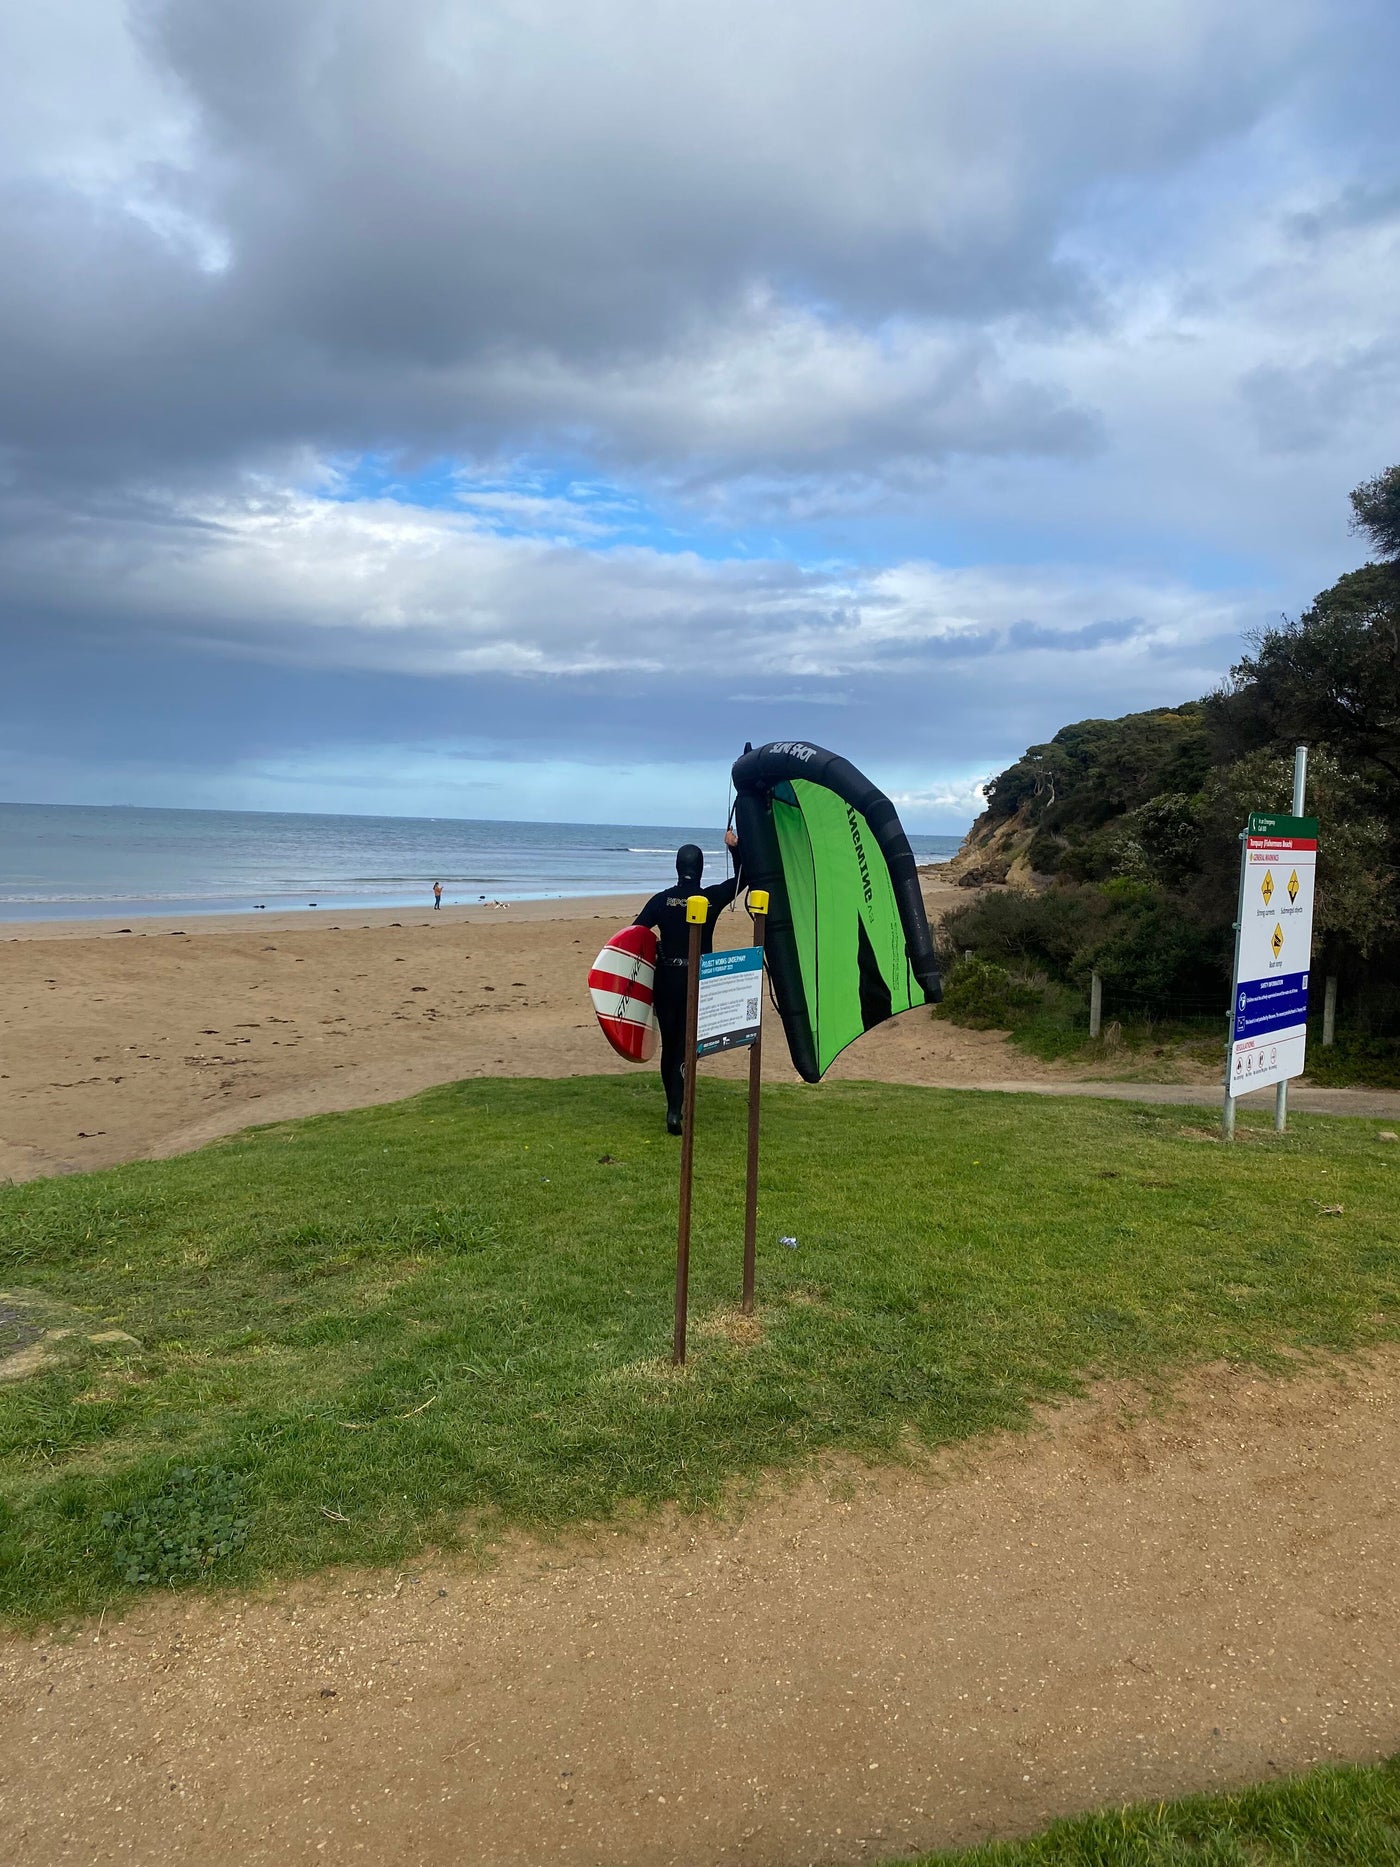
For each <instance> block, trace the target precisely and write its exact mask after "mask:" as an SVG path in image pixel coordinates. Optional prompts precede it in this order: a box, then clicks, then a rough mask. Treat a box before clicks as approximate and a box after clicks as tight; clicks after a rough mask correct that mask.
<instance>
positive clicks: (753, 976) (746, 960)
mask: <svg viewBox="0 0 1400 1867" xmlns="http://www.w3.org/2000/svg"><path fill="white" fill-rule="evenodd" d="M762 1012H763V951H762V948H760V947H756V946H741V947H736V948H735V949H734V950H733V952H730V953H705V954H703V955H702V956H701V959H700V1021H699V1024H698V1026H697V1027H696V1042H695V1054H696V1056H697V1057H708V1056H710V1055H711V1054H712V1053H713V1052H715V1051H717V1050H740V1049H743V1048H744V1047H745V1046H746V1045H748V1044H752V1043H754V1042H755V1041H756V1040H757V1038H758V1030H759V1020H760V1018H761V1016H762Z"/></svg>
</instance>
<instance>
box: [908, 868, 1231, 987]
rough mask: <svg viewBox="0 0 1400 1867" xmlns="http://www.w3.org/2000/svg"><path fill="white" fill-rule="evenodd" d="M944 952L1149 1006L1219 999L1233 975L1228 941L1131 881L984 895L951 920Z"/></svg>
mask: <svg viewBox="0 0 1400 1867" xmlns="http://www.w3.org/2000/svg"><path fill="white" fill-rule="evenodd" d="M943 943H944V948H945V951H950V952H951V953H952V954H964V953H967V952H969V951H970V952H971V953H972V954H973V955H974V956H975V957H976V958H977V959H979V960H986V961H988V962H989V963H991V964H993V965H996V966H1000V967H1008V966H1010V967H1016V966H1019V967H1038V968H1043V969H1044V971H1045V972H1046V973H1047V974H1048V975H1049V977H1050V978H1051V979H1053V980H1055V981H1056V982H1058V983H1059V984H1062V985H1073V986H1075V987H1078V988H1080V989H1083V988H1085V987H1086V986H1087V984H1088V980H1089V974H1090V973H1091V972H1098V973H1099V974H1101V975H1102V977H1103V979H1104V980H1105V982H1111V983H1112V984H1113V985H1115V986H1116V987H1117V988H1118V989H1119V991H1120V992H1121V993H1124V994H1128V995H1130V996H1132V997H1133V998H1134V999H1140V1000H1143V1001H1152V1000H1167V999H1181V998H1202V999H1208V998H1210V997H1211V996H1212V995H1214V996H1215V997H1220V995H1221V994H1222V993H1223V991H1224V983H1223V982H1224V981H1225V980H1226V979H1227V976H1228V975H1227V972H1226V964H1227V957H1228V956H1227V955H1225V954H1224V953H1223V951H1222V949H1221V942H1220V939H1219V936H1218V935H1217V934H1216V933H1215V932H1214V931H1213V930H1212V929H1210V928H1207V927H1203V926H1202V925H1201V923H1200V922H1199V921H1197V920H1194V919H1192V918H1191V917H1189V916H1188V915H1185V914H1183V913H1182V911H1181V906H1180V903H1179V902H1178V901H1177V900H1176V899H1175V897H1174V895H1173V894H1172V892H1171V891H1170V890H1167V889H1163V888H1159V887H1158V886H1157V885H1156V884H1155V883H1153V882H1150V881H1144V880H1141V879H1134V878H1132V877H1130V876H1117V877H1115V878H1114V879H1113V880H1112V881H1108V882H1103V883H1064V884H1060V885H1057V886H1056V887H1054V888H1048V889H1046V890H1045V891H1044V892H1043V893H1033V892H1031V891H1029V890H1020V889H1007V890H1005V891H999V892H998V893H996V894H994V895H991V894H989V895H983V896H980V897H979V898H978V899H977V900H976V901H971V902H969V903H968V905H967V906H966V907H964V908H958V909H956V910H955V911H954V912H953V913H952V914H950V915H949V916H948V918H947V919H946V920H945V921H944V923H943ZM950 984H951V982H950ZM969 989H970V988H969ZM1222 1002H1223V1001H1222Z"/></svg>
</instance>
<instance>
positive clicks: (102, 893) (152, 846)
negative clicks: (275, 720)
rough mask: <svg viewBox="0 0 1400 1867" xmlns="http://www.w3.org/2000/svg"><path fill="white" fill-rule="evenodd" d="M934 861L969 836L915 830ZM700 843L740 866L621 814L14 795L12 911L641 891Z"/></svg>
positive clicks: (66, 912) (709, 861) (220, 908)
mask: <svg viewBox="0 0 1400 1867" xmlns="http://www.w3.org/2000/svg"><path fill="white" fill-rule="evenodd" d="M909 841H910V843H911V845H912V846H913V849H914V853H915V855H916V856H917V857H918V859H919V860H920V861H921V862H937V861H946V860H947V858H948V857H949V856H951V855H952V854H953V853H954V852H955V851H956V849H957V847H958V843H959V838H958V837H956V836H911V837H910V839H909ZM680 843H698V844H699V845H700V847H701V848H702V849H703V850H704V851H705V859H706V879H707V880H711V881H718V880H720V879H722V878H723V876H724V875H726V874H727V873H728V870H727V867H726V860H725V850H724V838H723V832H722V830H720V829H718V828H715V827H714V826H711V827H709V828H707V829H699V828H697V827H696V826H695V825H694V824H691V825H688V826H676V825H659V824H618V823H496V822H491V821H489V820H482V821H475V820H472V819H468V818H460V817H340V816H313V815H303V814H300V813H295V812H280V811H249V810H142V809H130V808H126V807H123V806H103V805H89V804H0V920H68V919H76V918H83V917H94V918H96V917H102V918H109V917H111V916H113V915H119V916H125V915H140V914H180V915H182V916H183V915H189V914H216V913H217V914H226V913H230V912H244V911H247V912H251V911H252V910H254V909H255V908H258V907H266V908H268V909H269V910H271V909H282V910H285V909H288V908H306V907H319V908H366V907H404V906H412V905H415V904H416V905H420V906H424V907H428V906H431V904H432V885H433V882H434V880H438V881H441V883H442V898H443V900H444V901H445V902H448V903H457V902H478V901H480V900H482V899H485V900H488V901H490V900H503V901H524V900H539V899H550V898H554V897H567V896H570V895H604V894H637V893H640V892H643V891H649V890H652V889H656V888H661V887H664V886H665V884H666V882H667V881H668V880H669V879H670V878H671V877H672V876H673V875H674V874H675V869H674V866H673V865H674V860H675V852H676V847H677V845H678V844H680Z"/></svg>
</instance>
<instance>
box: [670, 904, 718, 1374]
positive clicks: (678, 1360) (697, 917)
mask: <svg viewBox="0 0 1400 1867" xmlns="http://www.w3.org/2000/svg"><path fill="white" fill-rule="evenodd" d="M709 913H710V904H709V902H708V901H707V900H706V899H705V897H704V895H691V896H689V897H688V898H687V900H686V904H685V918H686V922H687V925H688V927H689V929H690V942H689V951H688V964H687V967H686V977H685V1095H684V1099H683V1101H682V1103H681V1194H680V1208H679V1212H678V1214H677V1219H676V1328H675V1335H674V1336H673V1338H672V1343H671V1361H672V1363H673V1364H674V1366H676V1367H677V1368H679V1367H681V1366H683V1364H684V1362H685V1324H686V1308H687V1304H688V1301H689V1295H690V1189H691V1181H692V1175H693V1169H694V1165H695V1032H696V1026H697V1025H698V1023H699V1019H700V930H701V929H702V928H703V927H704V925H705V922H706V920H707V919H708V918H709Z"/></svg>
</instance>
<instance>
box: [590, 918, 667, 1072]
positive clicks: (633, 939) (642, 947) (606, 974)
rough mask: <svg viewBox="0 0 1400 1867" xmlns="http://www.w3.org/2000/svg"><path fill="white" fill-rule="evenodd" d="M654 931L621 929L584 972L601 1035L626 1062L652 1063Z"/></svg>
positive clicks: (656, 1033) (655, 1039) (655, 1037)
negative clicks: (601, 1029)
mask: <svg viewBox="0 0 1400 1867" xmlns="http://www.w3.org/2000/svg"><path fill="white" fill-rule="evenodd" d="M655 978H656V935H655V934H654V933H653V932H652V930H651V928H650V927H622V928H619V930H618V931H617V932H616V933H615V934H614V935H613V937H612V939H611V940H609V942H608V944H607V945H606V946H605V947H604V948H603V950H602V952H601V953H600V954H599V955H598V957H597V959H595V960H594V962H593V964H592V966H590V967H589V970H588V992H589V996H590V997H591V998H592V1000H593V1009H594V1011H596V1012H597V1014H598V1022H599V1024H600V1025H602V1027H603V1035H604V1037H606V1038H607V1040H608V1042H609V1043H610V1044H611V1045H612V1047H613V1049H614V1050H615V1051H616V1052H617V1054H618V1055H619V1056H620V1057H626V1058H627V1060H628V1062H629V1063H650V1062H651V1060H652V1058H653V1057H654V1056H655V1055H656V1046H657V1044H658V1042H659V1041H660V1036H661V1033H660V1031H659V1030H658V1028H657V1023H656V1008H655V1006H654V1005H653V1004H652V985H653V982H654V980H655Z"/></svg>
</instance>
